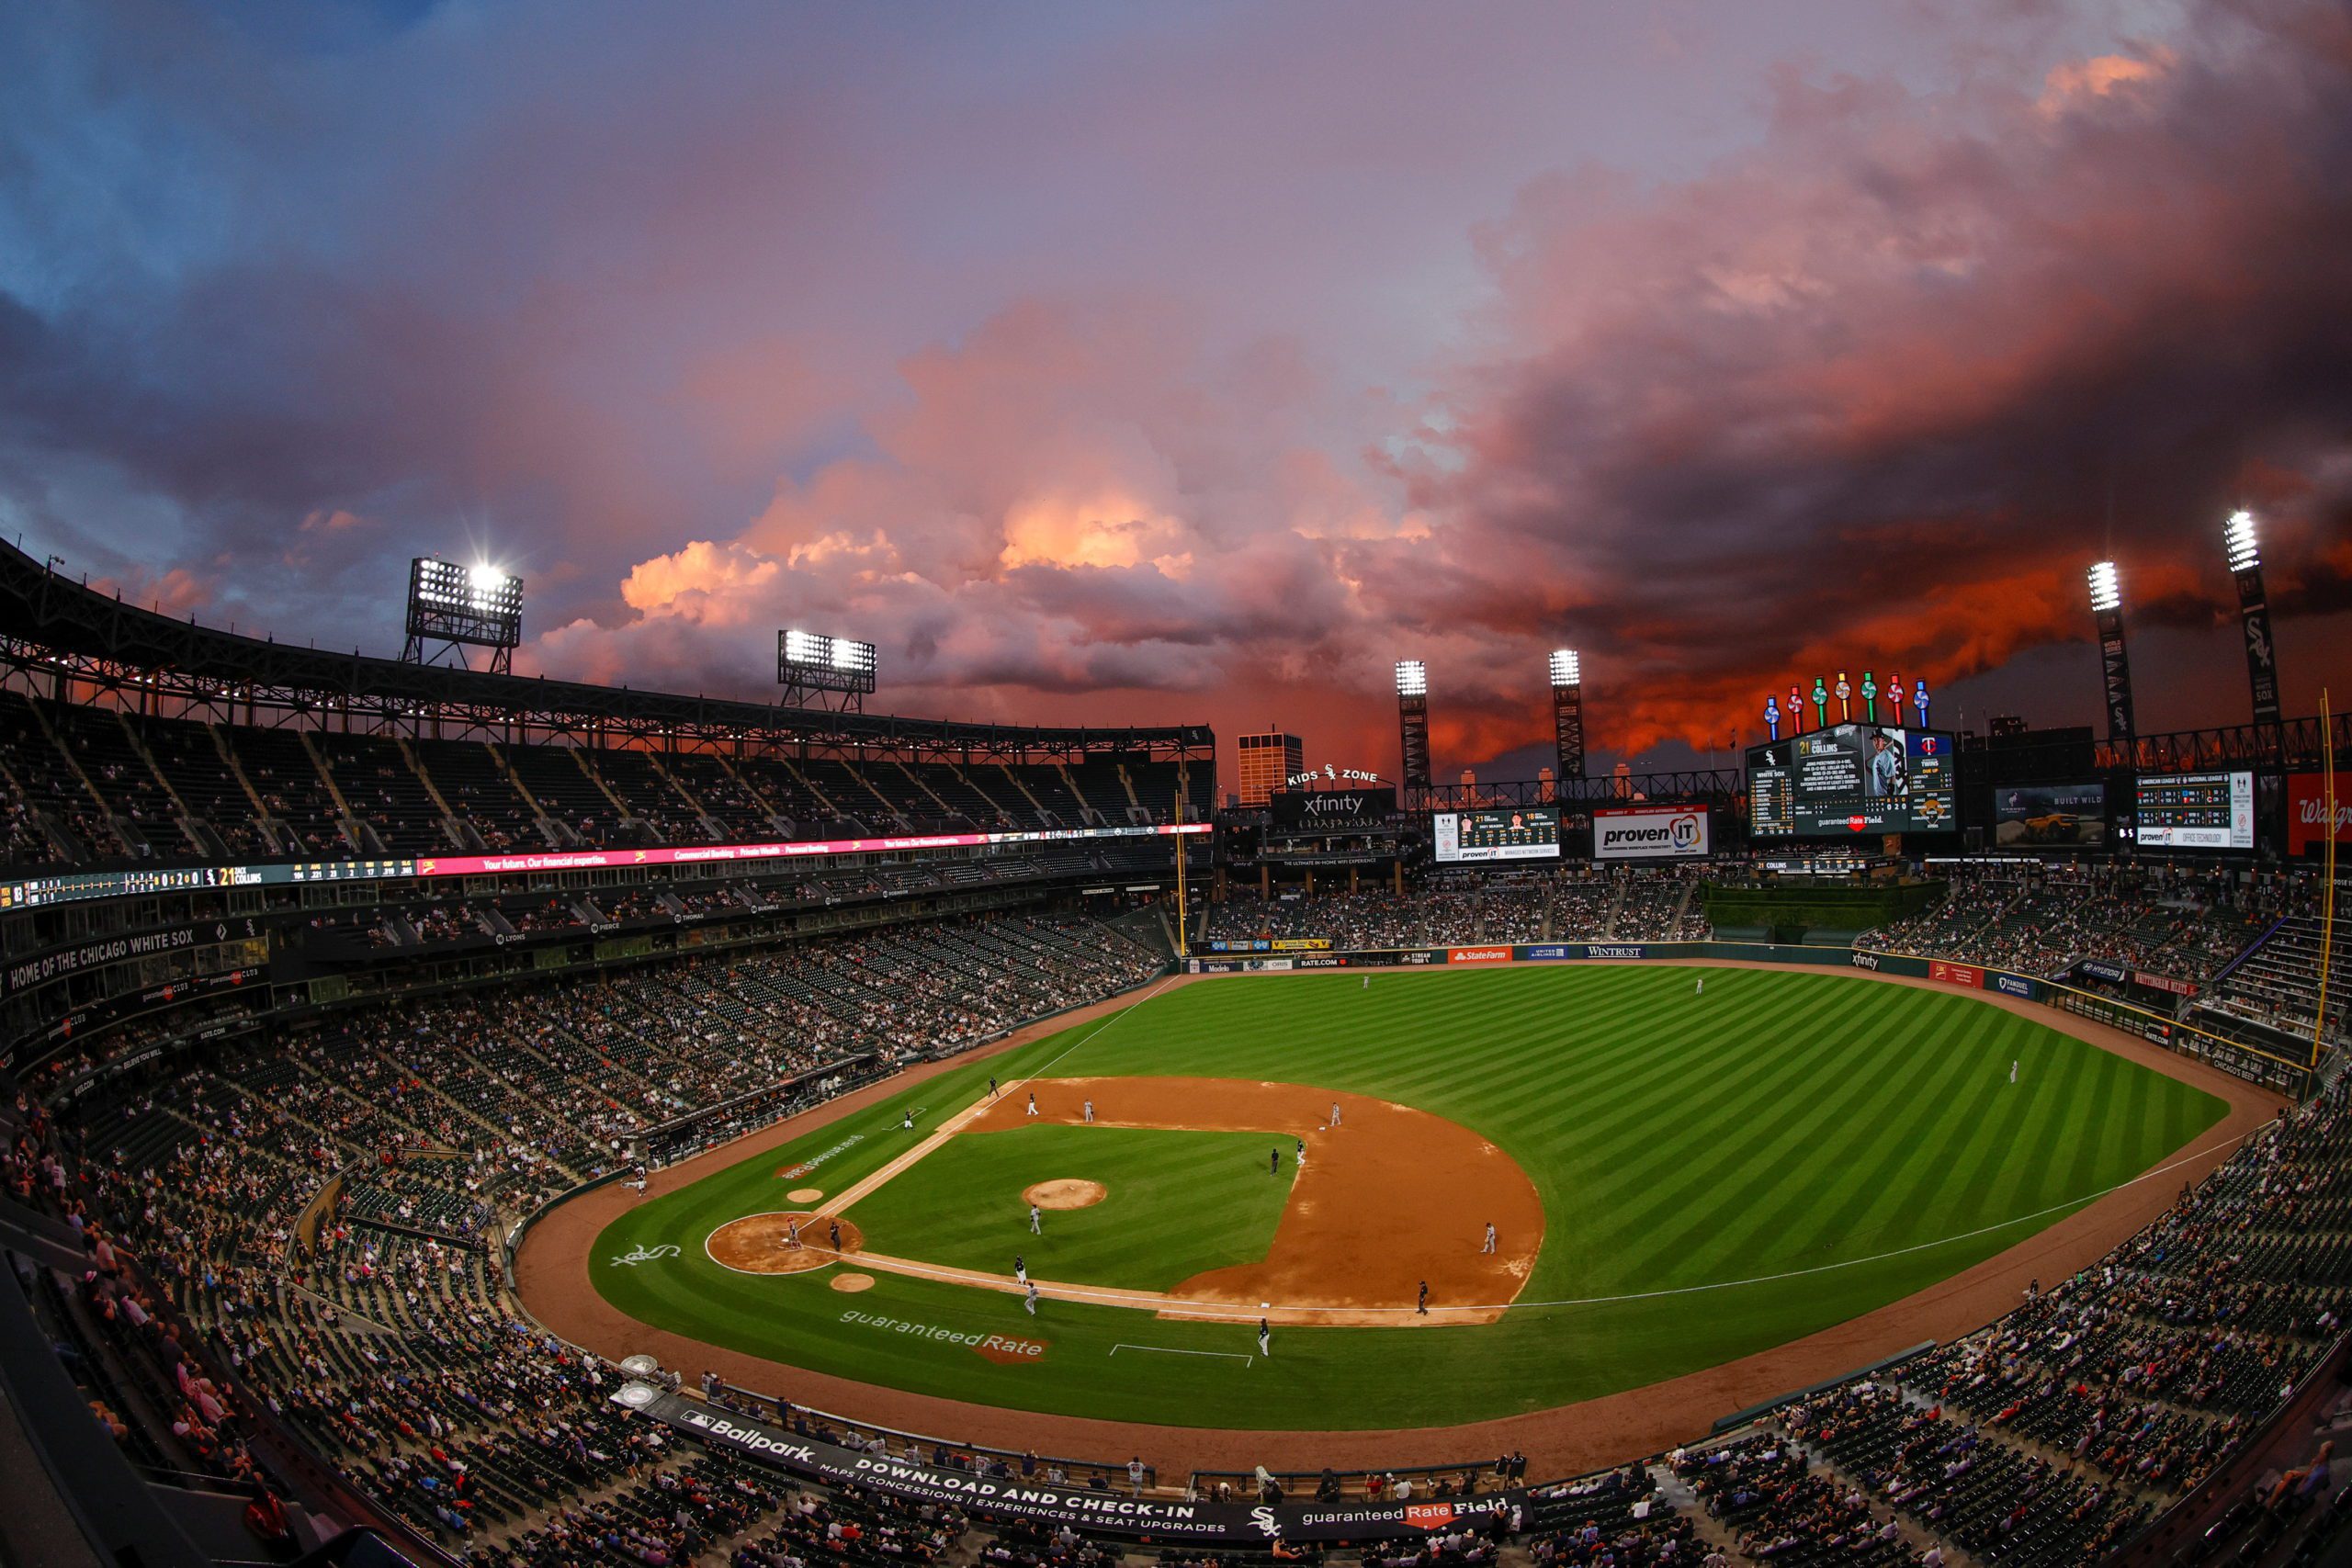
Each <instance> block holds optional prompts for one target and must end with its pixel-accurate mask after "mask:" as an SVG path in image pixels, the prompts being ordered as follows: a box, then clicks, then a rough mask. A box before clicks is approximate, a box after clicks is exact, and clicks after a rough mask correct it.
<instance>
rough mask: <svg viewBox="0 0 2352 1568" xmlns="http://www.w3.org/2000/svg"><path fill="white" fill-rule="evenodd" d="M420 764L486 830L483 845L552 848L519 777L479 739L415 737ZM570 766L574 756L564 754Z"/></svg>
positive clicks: (466, 817)
mask: <svg viewBox="0 0 2352 1568" xmlns="http://www.w3.org/2000/svg"><path fill="white" fill-rule="evenodd" d="M409 744H410V749H411V750H413V751H414V752H415V753H416V760H417V766H419V767H420V768H423V769H424V773H425V776H426V777H428V778H430V779H431V780H432V781H433V785H434V787H435V789H437V790H439V791H440V792H441V798H442V799H443V800H445V801H447V802H448V803H449V809H450V810H451V811H452V812H453V813H455V814H456V815H457V817H458V818H459V819H460V820H461V821H463V822H464V823H465V824H466V825H467V826H468V827H469V828H471V829H473V830H474V831H475V832H477V833H479V834H481V841H482V846H483V847H484V848H485V849H488V850H491V851H492V852H503V851H529V850H544V849H547V848H549V847H550V846H549V845H548V838H547V835H546V834H545V833H542V832H541V831H540V830H539V823H538V816H537V812H536V811H534V810H533V808H532V806H531V803H530V802H529V801H528V800H526V799H525V798H524V796H523V795H520V794H518V793H517V792H516V790H515V781H514V780H513V779H511V778H509V777H508V776H507V774H506V770H505V769H504V768H503V767H501V766H499V761H498V756H497V754H496V753H494V752H493V751H492V750H491V749H490V748H489V747H488V746H486V745H484V744H483V743H482V742H481V741H479V740H415V741H411V742H410V743H409ZM559 760H560V761H563V763H564V765H565V766H567V767H570V766H571V760H570V759H569V758H563V759H559Z"/></svg>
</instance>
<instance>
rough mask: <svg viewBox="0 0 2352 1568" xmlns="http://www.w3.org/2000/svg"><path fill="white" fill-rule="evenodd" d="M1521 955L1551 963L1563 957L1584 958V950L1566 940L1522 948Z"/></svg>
mask: <svg viewBox="0 0 2352 1568" xmlns="http://www.w3.org/2000/svg"><path fill="white" fill-rule="evenodd" d="M1519 955H1520V956H1521V958H1526V959H1532V960H1534V961H1536V962H1538V963H1551V962H1555V961H1556V960H1559V959H1563V958H1582V957H1583V956H1584V950H1583V949H1582V948H1580V947H1571V946H1569V945H1568V944H1567V943H1566V942H1537V943H1535V944H1534V945H1532V946H1530V947H1522V948H1521V949H1520V950H1519Z"/></svg>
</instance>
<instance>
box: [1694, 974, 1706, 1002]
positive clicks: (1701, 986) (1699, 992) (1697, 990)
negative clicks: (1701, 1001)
mask: <svg viewBox="0 0 2352 1568" xmlns="http://www.w3.org/2000/svg"><path fill="white" fill-rule="evenodd" d="M1706 994H1707V977H1706V976H1704V975H1702V976H1699V983H1698V984H1697V985H1695V986H1693V987H1691V995H1692V996H1694V997H1703V996H1705V995H1706Z"/></svg>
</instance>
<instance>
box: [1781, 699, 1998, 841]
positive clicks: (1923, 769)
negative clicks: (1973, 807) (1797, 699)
mask: <svg viewBox="0 0 2352 1568" xmlns="http://www.w3.org/2000/svg"><path fill="white" fill-rule="evenodd" d="M1953 795H1954V790H1953V779H1952V740H1951V736H1950V735H1948V734H1946V733H1945V732H1943V731H1941V730H1936V729H1901V728H1895V727H1894V726H1892V725H1881V724H1835V725H1831V726H1830V727H1829V728H1826V729H1815V730H1810V731H1807V732H1806V733H1804V734H1802V735H1792V736H1789V737H1786V738H1785V739H1780V740H1774V741H1770V742H1769V743H1767V744H1765V745H1762V746H1751V747H1749V748H1748V751H1747V828H1748V831H1749V832H1750V833H1751V834H1753V835H1754V836H1755V837H1757V838H1759V839H1808V838H1831V837H1836V836H1838V835H1842V834H1852V833H1948V832H1950V831H1951V830H1952V829H1953V827H1954V826H1955V825H1956V824H1957V821H1958V818H1956V816H1955V815H1954V807H1953Z"/></svg>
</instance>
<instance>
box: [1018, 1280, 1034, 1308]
mask: <svg viewBox="0 0 2352 1568" xmlns="http://www.w3.org/2000/svg"><path fill="white" fill-rule="evenodd" d="M1021 1304H1022V1305H1023V1306H1024V1307H1027V1308H1028V1309H1029V1315H1030V1316H1031V1317H1035V1316H1036V1315H1037V1281H1035V1280H1030V1281H1029V1293H1028V1294H1027V1295H1025V1296H1023V1297H1022V1298H1021Z"/></svg>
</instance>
